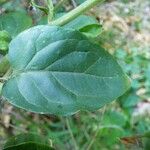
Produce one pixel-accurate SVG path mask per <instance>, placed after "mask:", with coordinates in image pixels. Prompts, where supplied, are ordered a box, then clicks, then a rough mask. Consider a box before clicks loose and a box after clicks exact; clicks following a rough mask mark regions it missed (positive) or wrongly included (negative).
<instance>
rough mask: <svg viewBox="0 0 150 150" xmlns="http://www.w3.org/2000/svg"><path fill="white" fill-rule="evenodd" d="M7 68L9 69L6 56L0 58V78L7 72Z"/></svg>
mask: <svg viewBox="0 0 150 150" xmlns="http://www.w3.org/2000/svg"><path fill="white" fill-rule="evenodd" d="M9 67H10V64H9V61H8V56H7V55H6V56H4V57H3V58H2V60H1V62H0V77H2V76H3V75H4V74H5V73H6V72H7V70H8V69H9Z"/></svg>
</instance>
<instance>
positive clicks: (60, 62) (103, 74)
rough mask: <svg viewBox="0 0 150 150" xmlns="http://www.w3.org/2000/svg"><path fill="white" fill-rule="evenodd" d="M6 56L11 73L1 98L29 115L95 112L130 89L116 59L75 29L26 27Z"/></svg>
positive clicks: (44, 26)
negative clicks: (24, 110) (29, 113)
mask: <svg viewBox="0 0 150 150" xmlns="http://www.w3.org/2000/svg"><path fill="white" fill-rule="evenodd" d="M8 55H9V60H10V63H11V65H12V68H13V74H12V76H11V78H10V79H9V80H8V81H7V82H6V83H5V84H4V86H3V90H2V93H3V96H4V97H5V98H6V99H7V100H8V101H9V102H10V103H12V104H13V105H15V106H18V107H20V108H24V109H26V110H28V111H32V112H36V113H41V114H56V115H71V114H74V113H75V112H77V111H79V110H91V111H94V110H97V109H99V108H100V107H102V106H104V105H105V104H107V103H109V102H111V101H113V100H115V99H116V98H117V97H119V96H121V95H122V94H123V93H124V92H125V91H126V90H127V89H128V88H129V80H128V77H127V76H126V75H125V74H124V73H123V71H122V69H121V68H120V66H119V65H118V63H117V62H116V60H115V59H114V58H113V57H112V56H111V55H110V54H109V53H108V52H106V51H105V50H104V49H103V48H101V47H99V46H98V45H95V44H92V43H91V42H90V41H89V40H88V39H87V38H86V37H85V36H84V35H82V34H81V33H80V32H78V31H75V30H70V29H64V28H61V27H57V26H47V25H40V26H36V27H33V28H30V29H28V30H26V31H24V32H23V33H21V34H19V35H18V36H17V37H16V38H15V39H14V40H12V42H11V43H10V47H9V54H8Z"/></svg>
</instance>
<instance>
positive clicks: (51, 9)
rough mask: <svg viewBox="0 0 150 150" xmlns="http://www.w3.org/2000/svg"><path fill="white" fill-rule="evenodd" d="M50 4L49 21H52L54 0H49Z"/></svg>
mask: <svg viewBox="0 0 150 150" xmlns="http://www.w3.org/2000/svg"><path fill="white" fill-rule="evenodd" d="M47 4H48V23H50V22H51V21H52V19H53V16H54V5H53V2H52V0H47Z"/></svg>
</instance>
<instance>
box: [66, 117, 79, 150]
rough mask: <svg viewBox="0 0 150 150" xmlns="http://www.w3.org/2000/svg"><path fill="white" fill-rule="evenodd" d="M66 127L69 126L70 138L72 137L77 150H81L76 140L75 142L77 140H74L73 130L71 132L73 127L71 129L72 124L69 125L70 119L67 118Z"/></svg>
mask: <svg viewBox="0 0 150 150" xmlns="http://www.w3.org/2000/svg"><path fill="white" fill-rule="evenodd" d="M66 125H67V128H68V131H69V133H70V136H71V138H72V141H73V143H74V147H75V150H79V148H78V146H77V143H76V140H75V138H74V136H73V133H72V130H71V127H70V123H69V119H68V118H66Z"/></svg>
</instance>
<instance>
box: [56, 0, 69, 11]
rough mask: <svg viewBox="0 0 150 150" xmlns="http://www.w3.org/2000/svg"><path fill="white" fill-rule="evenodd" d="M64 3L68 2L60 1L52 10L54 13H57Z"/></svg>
mask: <svg viewBox="0 0 150 150" xmlns="http://www.w3.org/2000/svg"><path fill="white" fill-rule="evenodd" d="M66 1H68V0H60V1H59V2H58V3H57V4H56V6H55V8H54V9H55V11H57V10H58V9H59V8H60V7H61V6H62V5H63V3H65V2H66Z"/></svg>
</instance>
